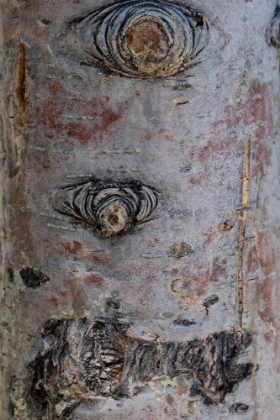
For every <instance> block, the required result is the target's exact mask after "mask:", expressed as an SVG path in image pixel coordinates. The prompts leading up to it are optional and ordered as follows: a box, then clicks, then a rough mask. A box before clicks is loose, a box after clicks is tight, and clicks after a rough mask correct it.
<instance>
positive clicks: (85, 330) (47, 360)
mask: <svg viewBox="0 0 280 420" xmlns="http://www.w3.org/2000/svg"><path fill="white" fill-rule="evenodd" d="M128 328H129V325H128V324H127V323H125V322H122V321H120V320H116V319H112V318H103V317H102V318H100V319H98V320H96V321H94V322H91V321H90V320H88V319H83V320H79V321H76V320H60V319H51V320H49V321H48V322H47V323H46V324H45V326H44V329H43V338H44V343H45V350H44V351H42V352H41V353H39V354H38V355H37V357H36V359H35V360H34V362H32V363H31V365H30V367H29V368H30V371H31V385H30V388H29V390H28V391H27V402H28V405H29V409H30V415H31V416H32V418H36V419H42V418H45V417H44V415H45V414H46V413H48V416H49V417H47V418H52V419H60V420H63V419H66V417H67V415H69V413H70V412H71V410H72V409H73V408H75V407H76V406H77V405H79V404H80V403H81V402H82V401H86V400H90V399H91V398H93V397H95V396H104V397H112V398H114V399H123V398H131V397H133V396H134V395H137V394H138V393H139V392H141V390H143V389H144V388H145V387H147V386H148V385H149V382H151V381H152V380H154V379H156V378H159V377H168V378H170V379H172V378H175V377H178V376H183V377H185V378H186V379H188V380H190V381H191V384H190V389H189V392H190V393H191V395H197V396H200V397H201V398H202V401H203V402H204V403H205V404H207V405H209V404H210V405H211V404H217V403H219V402H223V401H224V398H225V396H226V395H227V394H228V393H230V392H232V391H234V389H235V388H236V387H237V386H238V384H239V383H240V382H242V381H243V380H245V379H246V378H248V377H249V376H250V374H251V373H252V368H253V365H252V364H251V363H240V364H238V363H237V360H238V357H239V356H240V355H241V354H242V352H243V351H244V350H245V349H246V348H247V347H248V346H249V345H250V343H251V334H250V333H241V332H237V331H234V330H233V329H232V330H228V331H222V332H219V333H215V334H211V335H209V336H208V337H206V339H205V340H200V339H195V340H191V341H186V342H182V343H176V342H160V341H147V340H143V339H141V338H136V337H134V336H132V335H131V334H130V333H129V332H128ZM12 400H14V398H12ZM15 404H16V402H15Z"/></svg>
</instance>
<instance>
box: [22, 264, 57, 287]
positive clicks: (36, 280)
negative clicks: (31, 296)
mask: <svg viewBox="0 0 280 420" xmlns="http://www.w3.org/2000/svg"><path fill="white" fill-rule="evenodd" d="M19 274H20V277H21V278H22V281H23V284H24V285H25V286H26V287H30V288H32V289H37V288H38V287H40V286H42V284H44V283H47V282H48V281H49V280H50V279H49V277H48V276H46V275H45V274H43V273H41V272H40V271H37V270H34V268H32V267H26V268H23V269H22V270H20V272H19Z"/></svg>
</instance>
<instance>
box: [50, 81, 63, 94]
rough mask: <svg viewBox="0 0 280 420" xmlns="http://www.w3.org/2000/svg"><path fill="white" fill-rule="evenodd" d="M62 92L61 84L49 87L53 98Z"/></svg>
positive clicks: (56, 83) (57, 83)
mask: <svg viewBox="0 0 280 420" xmlns="http://www.w3.org/2000/svg"><path fill="white" fill-rule="evenodd" d="M60 91H61V84H60V83H59V82H55V83H53V84H52V85H51V86H49V93H50V95H51V96H53V95H57V94H58V93H59V92H60Z"/></svg>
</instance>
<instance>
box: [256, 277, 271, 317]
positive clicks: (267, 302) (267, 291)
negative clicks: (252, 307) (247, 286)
mask: <svg viewBox="0 0 280 420" xmlns="http://www.w3.org/2000/svg"><path fill="white" fill-rule="evenodd" d="M259 297H260V300H259V307H260V309H259V311H258V314H259V316H260V317H261V319H262V320H263V321H264V322H272V321H273V318H274V317H273V306H272V301H273V280H271V279H265V280H264V281H263V282H262V283H261V284H260V289H259Z"/></svg>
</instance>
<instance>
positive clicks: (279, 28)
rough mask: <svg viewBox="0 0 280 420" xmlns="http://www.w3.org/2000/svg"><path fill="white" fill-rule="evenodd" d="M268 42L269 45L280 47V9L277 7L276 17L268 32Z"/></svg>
mask: <svg viewBox="0 0 280 420" xmlns="http://www.w3.org/2000/svg"><path fill="white" fill-rule="evenodd" d="M266 41H267V43H268V45H270V46H273V47H277V48H279V47H280V7H279V6H277V7H276V10H275V13H274V16H273V18H272V20H271V22H270V24H269V27H268V28H267V31H266Z"/></svg>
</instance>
